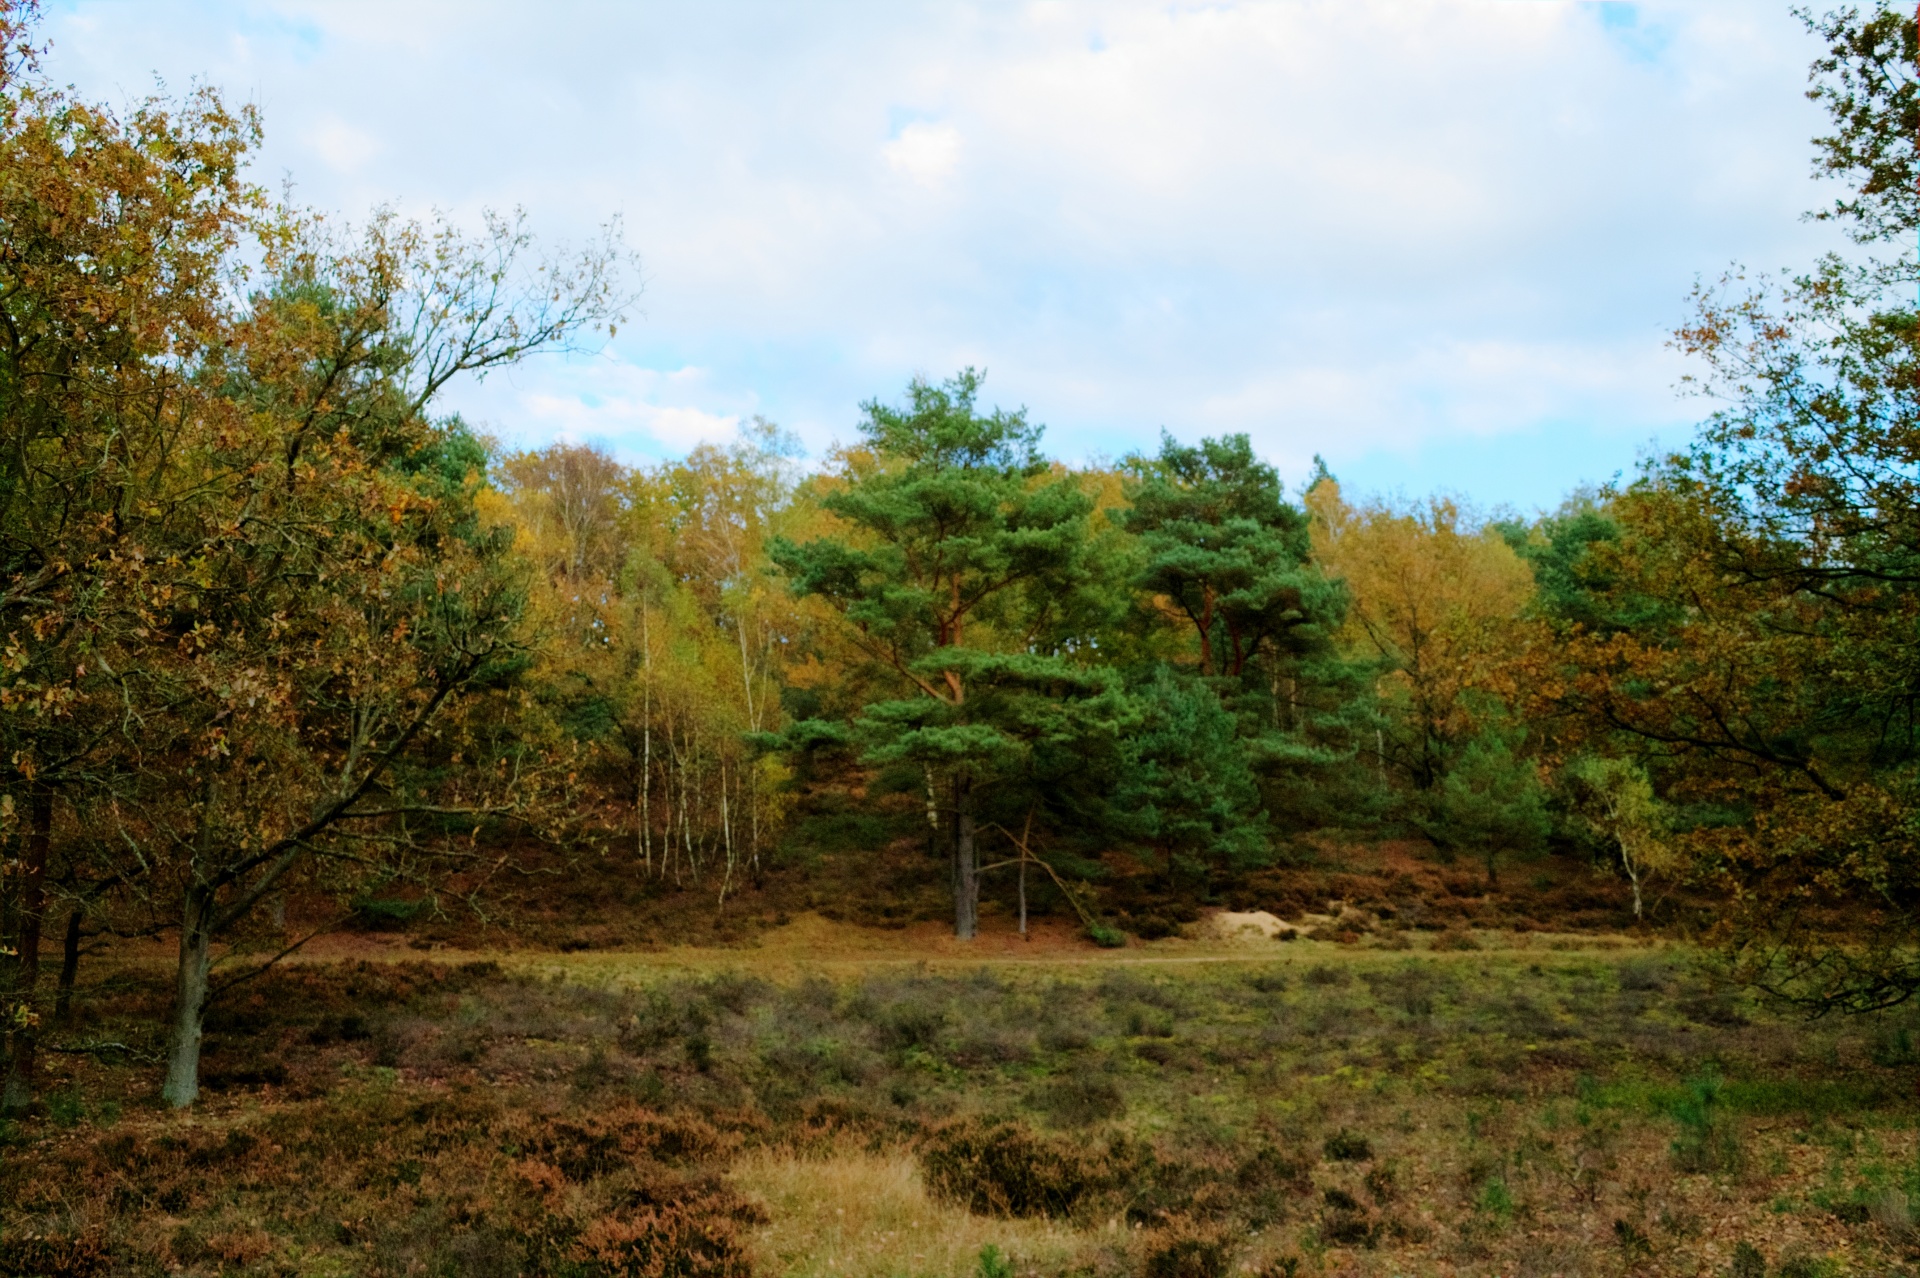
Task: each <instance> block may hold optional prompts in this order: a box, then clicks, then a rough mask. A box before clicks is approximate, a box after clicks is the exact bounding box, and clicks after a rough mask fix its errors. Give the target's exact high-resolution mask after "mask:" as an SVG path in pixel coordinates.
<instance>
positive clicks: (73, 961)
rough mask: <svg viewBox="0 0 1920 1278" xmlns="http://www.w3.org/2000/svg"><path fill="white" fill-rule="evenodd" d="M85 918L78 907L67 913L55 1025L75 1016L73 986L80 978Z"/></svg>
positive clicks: (54, 1018)
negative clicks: (82, 930)
mask: <svg viewBox="0 0 1920 1278" xmlns="http://www.w3.org/2000/svg"><path fill="white" fill-rule="evenodd" d="M85 917H86V915H85V913H84V912H83V911H82V910H81V909H80V907H79V906H77V905H76V906H74V907H73V909H71V910H69V911H68V912H67V934H66V936H65V937H64V938H63V939H62V942H61V945H60V984H59V985H58V986H57V987H55V989H54V994H53V1023H54V1024H55V1025H65V1024H66V1023H67V1018H68V1017H70V1016H72V1015H73V986H74V982H75V981H77V980H78V979H79V977H80V924H81V921H82V920H83V919H85Z"/></svg>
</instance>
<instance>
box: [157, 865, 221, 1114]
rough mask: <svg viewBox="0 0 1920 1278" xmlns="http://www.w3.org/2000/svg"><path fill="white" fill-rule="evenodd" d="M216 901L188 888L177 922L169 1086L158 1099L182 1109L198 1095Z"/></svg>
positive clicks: (206, 891) (202, 891)
mask: <svg viewBox="0 0 1920 1278" xmlns="http://www.w3.org/2000/svg"><path fill="white" fill-rule="evenodd" d="M213 912H214V899H213V893H212V891H211V890H209V889H206V888H203V887H200V886H198V885H196V886H194V887H191V888H189V889H187V902H186V910H185V912H184V914H183V915H182V917H181V920H180V967H179V971H178V973H177V975H176V977H175V982H174V989H173V1028H172V1031H171V1033H170V1034H169V1035H168V1039H167V1081H166V1084H165V1086H163V1087H162V1088H161V1089H160V1095H161V1097H162V1098H163V1099H164V1100H165V1101H166V1102H167V1104H169V1105H171V1106H173V1107H174V1108H175V1109H185V1108H186V1107H187V1106H189V1105H191V1104H193V1102H194V1100H195V1098H197V1097H198V1096H199V1095H200V1032H201V1024H202V1021H203V1019H204V1017H205V1016H206V1011H207V969H208V967H209V966H210V964H211V962H212V958H213V953H212V951H213V934H212V930H211V928H212V923H213Z"/></svg>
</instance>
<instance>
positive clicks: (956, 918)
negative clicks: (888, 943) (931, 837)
mask: <svg viewBox="0 0 1920 1278" xmlns="http://www.w3.org/2000/svg"><path fill="white" fill-rule="evenodd" d="M979 931H980V861H979V858H978V857H977V856H976V855H975V851H974V838H973V781H972V779H971V778H970V777H967V776H964V775H963V776H959V777H955V778H954V782H953V934H954V935H955V936H956V937H958V938H959V939H961V940H963V941H971V940H972V939H973V938H974V936H975V935H976V934H977V933H978V932H979Z"/></svg>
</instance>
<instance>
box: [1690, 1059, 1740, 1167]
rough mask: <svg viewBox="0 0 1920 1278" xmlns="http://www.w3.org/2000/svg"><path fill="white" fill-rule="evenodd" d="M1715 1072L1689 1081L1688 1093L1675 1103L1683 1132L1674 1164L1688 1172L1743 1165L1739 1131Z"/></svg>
mask: <svg viewBox="0 0 1920 1278" xmlns="http://www.w3.org/2000/svg"><path fill="white" fill-rule="evenodd" d="M1721 1090H1722V1085H1721V1082H1720V1079H1719V1077H1718V1076H1717V1075H1714V1074H1702V1075H1700V1076H1698V1077H1696V1078H1690V1079H1688V1080H1687V1084H1686V1093H1685V1095H1683V1096H1682V1097H1681V1099H1680V1100H1679V1101H1678V1102H1677V1103H1675V1105H1674V1106H1673V1117H1674V1119H1675V1121H1677V1122H1678V1123H1679V1124H1680V1135H1679V1136H1678V1138H1676V1139H1675V1140H1674V1142H1673V1162H1674V1166H1676V1167H1678V1168H1679V1169H1680V1170H1681V1171H1687V1172H1724V1171H1734V1170H1736V1169H1737V1168H1738V1167H1739V1166H1740V1162H1741V1158H1742V1151H1741V1148H1740V1134H1739V1132H1738V1131H1736V1130H1735V1128H1734V1125H1733V1118H1732V1115H1730V1114H1728V1113H1727V1109H1726V1105H1725V1104H1724V1103H1723V1101H1722V1098H1721Z"/></svg>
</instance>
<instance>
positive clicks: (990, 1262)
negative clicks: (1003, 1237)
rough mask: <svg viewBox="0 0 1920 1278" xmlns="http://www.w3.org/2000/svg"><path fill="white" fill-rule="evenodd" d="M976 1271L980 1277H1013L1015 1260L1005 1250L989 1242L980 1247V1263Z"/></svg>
mask: <svg viewBox="0 0 1920 1278" xmlns="http://www.w3.org/2000/svg"><path fill="white" fill-rule="evenodd" d="M974 1273H975V1274H976V1275H977V1276H978V1278H1013V1261H1012V1259H1010V1258H1009V1257H1008V1256H1007V1254H1006V1253H1005V1252H1003V1251H1001V1250H1000V1249H999V1248H998V1247H996V1246H994V1245H993V1244H992V1243H988V1244H987V1245H986V1246H984V1247H982V1248H981V1249H980V1264H979V1265H978V1267H976V1268H975V1270H974Z"/></svg>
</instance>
